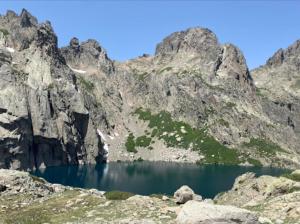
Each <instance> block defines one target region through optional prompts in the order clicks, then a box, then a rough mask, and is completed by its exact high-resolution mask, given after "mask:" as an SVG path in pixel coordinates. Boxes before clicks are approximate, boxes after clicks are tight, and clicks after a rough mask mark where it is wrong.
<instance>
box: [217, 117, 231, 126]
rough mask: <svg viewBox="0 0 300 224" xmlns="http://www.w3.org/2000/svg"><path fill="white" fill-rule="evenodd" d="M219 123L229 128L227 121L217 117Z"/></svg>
mask: <svg viewBox="0 0 300 224" xmlns="http://www.w3.org/2000/svg"><path fill="white" fill-rule="evenodd" d="M218 122H219V124H221V125H223V126H225V127H226V128H229V123H228V121H225V120H224V119H223V118H221V119H219V121H218Z"/></svg>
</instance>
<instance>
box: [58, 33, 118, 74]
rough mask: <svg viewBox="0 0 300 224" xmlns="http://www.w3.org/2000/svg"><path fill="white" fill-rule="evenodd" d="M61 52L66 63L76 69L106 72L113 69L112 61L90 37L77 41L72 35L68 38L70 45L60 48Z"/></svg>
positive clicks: (108, 72)
mask: <svg viewBox="0 0 300 224" xmlns="http://www.w3.org/2000/svg"><path fill="white" fill-rule="evenodd" d="M61 52H62V55H63V56H64V57H65V59H66V61H67V62H68V64H69V65H70V66H71V67H72V68H76V69H77V70H81V71H85V72H87V71H88V72H89V73H93V72H94V73H97V72H99V71H102V72H103V73H106V74H110V73H111V72H113V70H114V67H113V64H112V61H111V60H110V59H109V58H108V56H107V53H106V51H105V50H104V49H103V48H102V47H101V46H100V45H99V43H98V42H97V41H96V40H92V39H90V40H87V41H85V42H82V43H79V40H78V39H77V38H76V37H74V38H72V39H71V40H70V45H69V46H68V47H64V48H62V49H61Z"/></svg>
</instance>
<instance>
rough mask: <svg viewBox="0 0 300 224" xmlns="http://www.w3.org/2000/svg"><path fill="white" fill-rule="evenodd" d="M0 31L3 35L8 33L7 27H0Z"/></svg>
mask: <svg viewBox="0 0 300 224" xmlns="http://www.w3.org/2000/svg"><path fill="white" fill-rule="evenodd" d="M0 32H1V33H3V35H4V36H7V35H9V32H8V30H7V29H3V28H0Z"/></svg>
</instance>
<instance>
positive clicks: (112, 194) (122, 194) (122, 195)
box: [104, 191, 134, 200]
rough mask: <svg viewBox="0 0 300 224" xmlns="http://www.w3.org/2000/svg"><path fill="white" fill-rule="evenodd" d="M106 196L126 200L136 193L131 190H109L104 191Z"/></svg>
mask: <svg viewBox="0 0 300 224" xmlns="http://www.w3.org/2000/svg"><path fill="white" fill-rule="evenodd" d="M104 196H105V197H106V199H108V200H126V199H128V198H130V197H132V196H134V194H133V193H130V192H124V191H107V192H105V193H104Z"/></svg>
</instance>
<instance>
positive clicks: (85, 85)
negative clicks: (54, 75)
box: [77, 76, 95, 92]
mask: <svg viewBox="0 0 300 224" xmlns="http://www.w3.org/2000/svg"><path fill="white" fill-rule="evenodd" d="M77 80H78V81H79V83H80V85H81V86H82V87H83V88H84V89H85V90H87V91H88V92H91V91H93V89H94V88H95V85H94V83H92V82H90V81H88V80H86V79H84V78H83V77H81V76H77Z"/></svg>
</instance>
